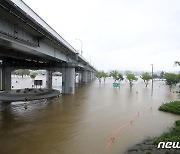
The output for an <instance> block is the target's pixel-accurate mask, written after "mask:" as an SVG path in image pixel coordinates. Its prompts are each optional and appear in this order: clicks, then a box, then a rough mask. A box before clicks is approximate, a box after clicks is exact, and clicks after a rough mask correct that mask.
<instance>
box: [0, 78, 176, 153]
mask: <svg viewBox="0 0 180 154" xmlns="http://www.w3.org/2000/svg"><path fill="white" fill-rule="evenodd" d="M112 83H113V80H112V79H108V80H107V82H106V84H101V85H99V83H98V81H97V80H96V81H94V82H93V83H90V84H87V85H83V86H79V87H77V88H76V93H75V94H74V95H63V96H61V97H59V98H57V99H53V100H40V101H31V102H29V103H27V104H26V105H27V109H24V105H23V104H22V103H23V102H16V103H15V102H14V103H11V104H7V103H0V153H3V154H8V153H14V154H23V153H26V154H30V153H34V154H41V153H47V154H52V153H55V154H56V153H57V154H59V153H60V154H92V153H93V154H100V153H103V150H104V148H105V146H106V145H107V143H108V139H109V138H108V136H109V133H110V132H112V131H113V130H115V129H117V128H119V127H120V126H122V125H124V124H125V123H127V122H128V121H129V119H131V118H132V116H133V115H135V114H137V113H138V111H143V110H146V109H150V108H151V107H152V111H151V112H147V113H145V114H143V115H142V116H140V117H139V118H138V119H136V120H135V121H134V122H133V123H132V125H129V126H128V127H126V128H125V129H123V130H121V131H120V132H118V133H117V134H116V138H115V141H114V142H113V143H112V144H111V146H110V147H109V148H108V150H107V151H106V153H109V154H120V153H123V152H125V151H126V150H127V148H129V147H131V146H133V145H134V144H136V143H138V142H140V141H142V140H144V139H145V138H147V137H149V136H150V137H151V136H152V137H153V136H157V135H160V134H161V133H162V132H164V130H166V129H167V128H168V127H171V126H172V125H173V123H174V121H175V120H177V119H179V116H175V115H173V114H169V113H164V112H160V111H158V107H159V106H160V105H161V104H162V102H168V101H171V100H177V99H178V96H177V94H176V93H170V92H169V89H168V87H167V86H165V85H164V83H163V82H159V81H156V82H154V90H153V92H152V91H151V86H150V85H149V87H148V88H146V87H145V85H144V83H143V81H138V82H137V83H135V85H134V87H133V89H132V90H131V91H130V88H129V85H128V83H126V82H125V81H124V82H123V83H122V85H121V88H120V89H114V88H113V86H112Z"/></svg>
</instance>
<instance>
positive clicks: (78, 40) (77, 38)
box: [75, 38, 83, 56]
mask: <svg viewBox="0 0 180 154" xmlns="http://www.w3.org/2000/svg"><path fill="white" fill-rule="evenodd" d="M75 39H76V40H78V41H80V43H81V56H82V51H83V42H82V40H80V39H78V38H75Z"/></svg>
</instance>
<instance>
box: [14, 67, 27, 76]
mask: <svg viewBox="0 0 180 154" xmlns="http://www.w3.org/2000/svg"><path fill="white" fill-rule="evenodd" d="M14 72H15V74H16V75H19V76H22V78H23V76H24V75H29V74H30V71H29V70H28V69H18V70H15V71H14Z"/></svg>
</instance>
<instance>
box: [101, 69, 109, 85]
mask: <svg viewBox="0 0 180 154" xmlns="http://www.w3.org/2000/svg"><path fill="white" fill-rule="evenodd" d="M101 76H102V77H103V78H104V83H105V82H106V78H107V77H108V76H109V74H108V73H106V72H104V71H101Z"/></svg>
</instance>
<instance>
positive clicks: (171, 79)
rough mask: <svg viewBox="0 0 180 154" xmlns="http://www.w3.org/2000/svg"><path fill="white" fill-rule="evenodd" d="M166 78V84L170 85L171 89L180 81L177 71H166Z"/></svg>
mask: <svg viewBox="0 0 180 154" xmlns="http://www.w3.org/2000/svg"><path fill="white" fill-rule="evenodd" d="M164 78H165V79H166V84H167V85H169V88H170V91H171V89H172V86H173V85H176V84H177V83H178V82H180V79H179V78H180V77H179V74H178V75H176V74H175V73H165V74H164Z"/></svg>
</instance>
